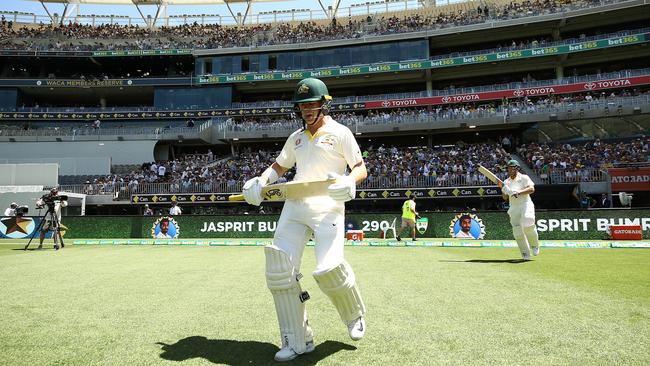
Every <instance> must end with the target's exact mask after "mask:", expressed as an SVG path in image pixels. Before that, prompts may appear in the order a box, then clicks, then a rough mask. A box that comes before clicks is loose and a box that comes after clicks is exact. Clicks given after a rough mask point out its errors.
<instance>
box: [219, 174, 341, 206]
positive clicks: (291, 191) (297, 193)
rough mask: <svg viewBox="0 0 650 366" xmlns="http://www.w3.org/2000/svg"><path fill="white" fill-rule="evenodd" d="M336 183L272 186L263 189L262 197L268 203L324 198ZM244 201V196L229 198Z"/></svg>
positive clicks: (299, 183)
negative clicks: (329, 188) (315, 197)
mask: <svg viewBox="0 0 650 366" xmlns="http://www.w3.org/2000/svg"><path fill="white" fill-rule="evenodd" d="M334 182H336V179H326V180H317V181H293V182H288V183H278V184H270V185H268V186H264V188H262V197H263V198H264V200H266V201H284V200H287V199H299V198H306V197H313V196H324V195H327V187H329V186H330V185H331V184H333V183H334ZM243 200H244V195H243V194H234V195H232V196H230V197H228V201H243Z"/></svg>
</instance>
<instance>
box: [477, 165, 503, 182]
mask: <svg viewBox="0 0 650 366" xmlns="http://www.w3.org/2000/svg"><path fill="white" fill-rule="evenodd" d="M478 171H479V173H481V174H483V175H484V176H485V177H486V178H487V179H489V180H490V181H491V182H492V183H494V184H496V185H498V186H499V188H503V181H502V180H501V179H499V177H497V176H496V175H495V174H494V173H492V172H491V171H489V170H487V168H486V167H484V166H483V165H479V166H478Z"/></svg>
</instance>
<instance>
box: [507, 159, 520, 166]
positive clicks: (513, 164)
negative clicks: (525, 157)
mask: <svg viewBox="0 0 650 366" xmlns="http://www.w3.org/2000/svg"><path fill="white" fill-rule="evenodd" d="M508 166H514V167H515V168H520V167H521V166H520V165H519V162H518V161H517V160H515V159H512V160H510V161H508Z"/></svg>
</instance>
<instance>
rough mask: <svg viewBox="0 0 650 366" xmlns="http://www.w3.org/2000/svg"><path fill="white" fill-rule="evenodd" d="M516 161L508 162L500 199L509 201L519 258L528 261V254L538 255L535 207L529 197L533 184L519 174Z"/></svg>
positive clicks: (525, 176) (511, 222) (526, 177)
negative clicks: (519, 253)
mask: <svg viewBox="0 0 650 366" xmlns="http://www.w3.org/2000/svg"><path fill="white" fill-rule="evenodd" d="M519 168H520V166H519V162H518V161H517V160H514V159H513V160H510V161H508V178H507V179H506V180H505V181H504V182H503V188H501V192H502V197H503V199H504V200H507V201H509V203H510V208H509V209H508V215H509V216H510V224H511V225H512V234H513V236H514V237H515V241H516V242H517V246H519V251H520V252H521V257H522V258H523V259H524V260H527V261H528V260H530V252H531V249H532V252H533V255H539V236H538V234H537V227H536V226H535V205H534V204H533V201H532V200H531V199H530V195H531V194H532V193H534V192H535V184H534V183H533V181H532V180H531V179H530V177H529V176H527V175H526V174H522V173H521V172H519Z"/></svg>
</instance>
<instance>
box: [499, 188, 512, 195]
mask: <svg viewBox="0 0 650 366" xmlns="http://www.w3.org/2000/svg"><path fill="white" fill-rule="evenodd" d="M501 192H502V193H503V194H505V195H506V196H510V195H511V194H512V191H511V190H510V188H508V186H503V187H501Z"/></svg>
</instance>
